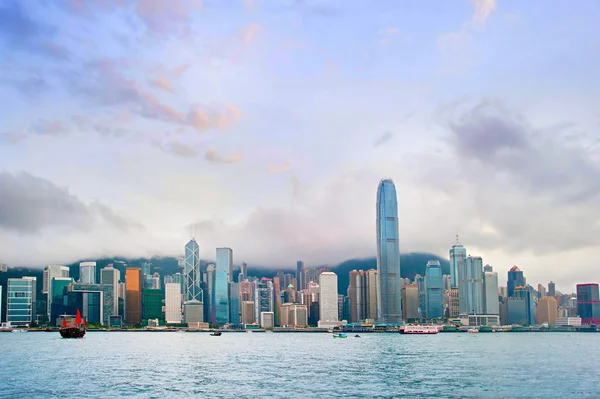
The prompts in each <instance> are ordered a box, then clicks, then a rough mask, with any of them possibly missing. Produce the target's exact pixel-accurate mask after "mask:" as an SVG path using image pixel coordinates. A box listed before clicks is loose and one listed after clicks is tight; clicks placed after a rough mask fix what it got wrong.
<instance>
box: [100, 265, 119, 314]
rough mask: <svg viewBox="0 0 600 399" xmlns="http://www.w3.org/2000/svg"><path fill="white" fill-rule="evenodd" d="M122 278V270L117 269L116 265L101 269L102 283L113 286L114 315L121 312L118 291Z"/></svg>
mask: <svg viewBox="0 0 600 399" xmlns="http://www.w3.org/2000/svg"><path fill="white" fill-rule="evenodd" d="M120 279H121V272H120V271H119V270H118V269H115V268H114V266H113V265H112V263H111V264H109V265H106V267H105V268H103V269H101V270H100V284H104V285H110V286H112V287H113V292H114V298H115V300H114V310H113V314H114V315H118V314H119V300H118V299H117V298H118V293H119V280H120Z"/></svg>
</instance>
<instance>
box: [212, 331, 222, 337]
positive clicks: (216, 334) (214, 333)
mask: <svg viewBox="0 0 600 399" xmlns="http://www.w3.org/2000/svg"><path fill="white" fill-rule="evenodd" d="M221 334H223V333H222V332H221V331H215V332H213V333H211V334H210V335H211V336H213V337H220V336H221Z"/></svg>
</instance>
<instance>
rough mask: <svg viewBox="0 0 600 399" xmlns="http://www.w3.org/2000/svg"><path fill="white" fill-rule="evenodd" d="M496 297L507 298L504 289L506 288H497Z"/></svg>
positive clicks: (506, 292)
mask: <svg viewBox="0 0 600 399" xmlns="http://www.w3.org/2000/svg"><path fill="white" fill-rule="evenodd" d="M498 296H499V297H500V298H506V297H508V290H507V289H506V287H498Z"/></svg>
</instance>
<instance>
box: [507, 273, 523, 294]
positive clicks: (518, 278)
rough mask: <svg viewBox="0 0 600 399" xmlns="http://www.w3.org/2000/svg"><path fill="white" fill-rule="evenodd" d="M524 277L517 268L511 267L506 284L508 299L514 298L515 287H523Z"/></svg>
mask: <svg viewBox="0 0 600 399" xmlns="http://www.w3.org/2000/svg"><path fill="white" fill-rule="evenodd" d="M525 285H526V284H525V277H524V276H523V272H522V271H521V269H519V268H518V267H517V266H513V267H511V268H510V270H509V271H508V281H507V283H506V287H507V291H508V297H509V298H510V297H513V296H515V289H516V288H517V287H525Z"/></svg>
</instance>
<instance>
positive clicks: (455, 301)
mask: <svg viewBox="0 0 600 399" xmlns="http://www.w3.org/2000/svg"><path fill="white" fill-rule="evenodd" d="M459 315H460V301H459V294H458V288H450V289H449V290H448V317H458V316H459Z"/></svg>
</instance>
